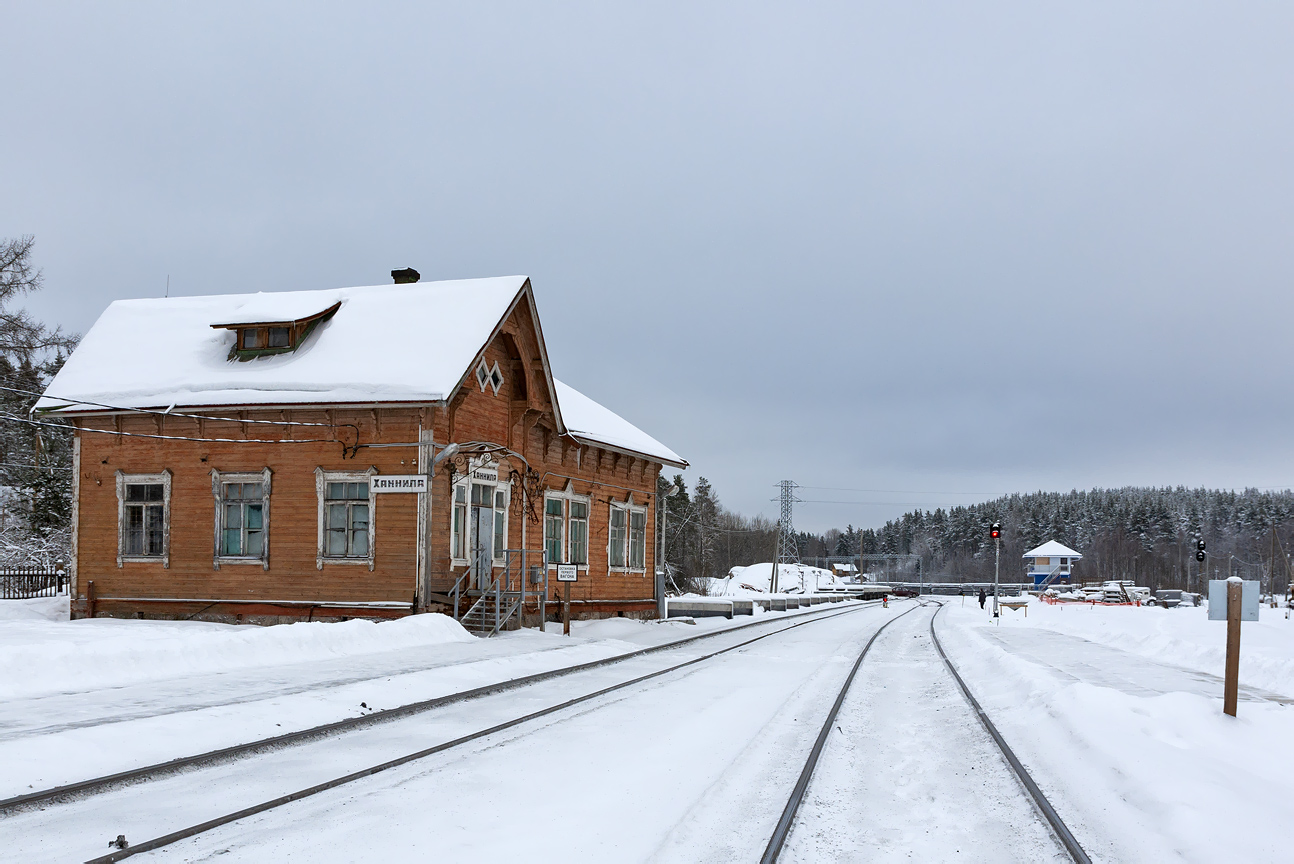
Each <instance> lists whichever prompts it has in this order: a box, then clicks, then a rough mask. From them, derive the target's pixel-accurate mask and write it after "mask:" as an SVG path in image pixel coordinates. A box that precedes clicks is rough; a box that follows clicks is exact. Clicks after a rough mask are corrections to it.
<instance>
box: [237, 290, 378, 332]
mask: <svg viewBox="0 0 1294 864" xmlns="http://www.w3.org/2000/svg"><path fill="white" fill-rule="evenodd" d="M383 287H386V286H383ZM343 290H345V289H333V290H331V291H281V292H277V293H273V292H272V293H269V294H266V293H264V292H257V293H256V294H243V295H241V297H242V298H243V302H241V303H239V304H238V305H237V307H236V308H234V309H233V310H232V311H231V312H229V313H228V314H225V315H222V316H221V320H220V321H212V322H211V326H213V327H223V326H227V325H236V324H276V323H283V322H288V321H304V320H306V319H307V318H314V317H315V316H317V315H322V314H323V313H324V312H327V311H328V310H329V309H331V308H332V307H333V306H335V305H336V304H337V303H340V302H341V301H342V299H343V298H342V296H341V293H342V291H343Z"/></svg>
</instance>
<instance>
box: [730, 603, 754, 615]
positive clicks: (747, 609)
mask: <svg viewBox="0 0 1294 864" xmlns="http://www.w3.org/2000/svg"><path fill="white" fill-rule="evenodd" d="M732 614H733V615H754V614H755V601H754V600H746V599H734V600H733V601H732Z"/></svg>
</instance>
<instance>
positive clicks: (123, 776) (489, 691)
mask: <svg viewBox="0 0 1294 864" xmlns="http://www.w3.org/2000/svg"><path fill="white" fill-rule="evenodd" d="M876 602H877V601H866V600H865V601H862V604H863V605H858V606H851V607H850V608H849V609H847V610H843V611H842V610H833V611H835V613H836V614H835V615H821V614H820V613H822V612H826V611H828V610H827V609H821V608H814V609H810V610H809V611H808V612H798V613H796V614H794V615H790V616H787V617H786V618H782V617H779V618H777V619H774V620H772V621H769V620H756V621H751V622H748V623H745V624H738V625H736V626H733V627H725V628H723V629H722V630H712V631H710V632H708V633H699V634H697V635H696V636H688V637H686V638H683V639H676V640H674V641H672V642H665V643H662V644H660V645H651V646H649V647H647V648H640V649H638V650H636V651H629V652H627V653H625V654H616V655H614V656H611V657H604V658H602V659H601V660H591V661H589V662H587V663H577V664H575V665H574V666H563V667H561V668H558V669H550V670H548V671H547V672H536V673H534V674H533V675H524V676H522V677H520V678H510V679H508V680H506V681H500V682H496V683H494V684H485V685H482V686H480V687H474V688H472V689H471V690H463V691H460V692H458V693H450V694H448V695H446V696H437V697H435V698H432V699H423V700H420V701H418V702H410V703H409V704H407V705H400V706H397V707H395V708H386V709H383V710H380V711H373V712H372V713H369V714H363V715H361V716H359V717H347V718H346V719H344V720H336V721H333V722H332V723H324V724H322V725H319V726H312V727H310V728H308V729H300V730H297V731H296V732H287V733H284V734H282V735H275V736H273V737H270V738H261V739H259V740H256V741H249V742H247V743H245V744H234V745H232V746H229V747H221V748H219V749H217V750H209V751H206V752H203V753H197V754H194V755H192V756H180V757H178V758H176V759H170V760H168V761H166V762H159V763H156V764H153V765H145V766H142V767H140V768H131V769H129V770H126V771H118V772H116V773H113V774H107V775H104V776H102V777H94V778H91V779H89V780H80V781H77V782H75V783H67V784H64V785H62V786H55V787H53V788H51V789H43V790H39V791H36V792H29V793H26V794H24V795H15V796H14V797H12V798H5V799H3V800H0V815H3V814H6V813H9V812H13V811H16V810H24V809H27V808H29V807H33V806H37V805H42V804H49V803H53V802H55V801H59V800H62V799H67V798H73V797H81V796H84V795H88V794H95V793H99V792H104V791H107V790H108V789H111V788H115V787H117V786H122V785H125V784H133V783H137V782H139V781H141V780H149V779H152V778H155V777H159V776H165V775H168V774H174V773H177V772H179V771H182V770H185V769H191V768H200V767H207V766H210V765H214V764H217V763H220V762H227V761H232V760H234V759H238V758H241V757H243V756H247V755H251V754H254V753H260V752H264V751H267V750H276V749H279V748H282V747H289V746H292V745H295V744H301V743H304V742H306V741H311V740H314V739H316V738H324V737H327V736H329V735H335V734H338V733H342V732H349V731H351V730H353V729H359V728H364V727H367V726H372V725H376V724H378V723H384V722H389V721H392V720H399V719H401V718H403V717H408V716H410V715H412V714H420V713H422V712H424V711H431V710H434V709H436V708H443V707H445V706H446V705H453V704H456V703H458V702H465V701H467V700H470V699H479V698H482V697H484V696H492V695H494V694H496V693H503V692H506V691H508V690H516V689H519V688H522V687H529V686H531V685H533V684H539V683H541V682H544V681H550V680H552V679H554V678H561V677H564V676H566V675H573V674H576V673H578V672H584V671H587V670H589V669H597V668H599V667H602V666H609V665H612V664H615V663H621V662H623V661H625V660H632V659H634V658H635V657H641V656H643V655H645V654H652V653H656V652H659V651H668V650H671V649H673V648H678V647H680V646H683V645H687V644H690V643H692V642H696V641H698V640H700V639H709V638H712V637H714V636H721V635H723V634H725V633H732V632H735V631H737V630H744V629H746V628H748V627H755V626H758V625H763V624H774V623H777V622H784V621H787V620H794V619H797V618H806V617H810V616H817V617H816V618H814V620H825V619H828V618H834V617H836V615H843V614H845V612H853V611H856V610H858V609H863V608H871V606H873V605H875V603H876ZM783 629H789V628H783ZM774 632H780V631H774Z"/></svg>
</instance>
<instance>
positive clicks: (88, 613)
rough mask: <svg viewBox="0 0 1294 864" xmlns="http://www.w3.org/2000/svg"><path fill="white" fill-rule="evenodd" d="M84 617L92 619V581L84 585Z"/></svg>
mask: <svg viewBox="0 0 1294 864" xmlns="http://www.w3.org/2000/svg"><path fill="white" fill-rule="evenodd" d="M85 617H87V618H93V617H94V580H93V579H91V580H90V581H89V582H86V583H85Z"/></svg>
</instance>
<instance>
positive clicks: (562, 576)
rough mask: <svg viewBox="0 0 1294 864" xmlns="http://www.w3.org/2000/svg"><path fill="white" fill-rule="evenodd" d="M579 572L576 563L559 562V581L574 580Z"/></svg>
mask: <svg viewBox="0 0 1294 864" xmlns="http://www.w3.org/2000/svg"><path fill="white" fill-rule="evenodd" d="M577 572H578V568H576V566H575V565H574V564H558V565H557V581H558V582H574V581H575V578H576V574H577Z"/></svg>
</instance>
